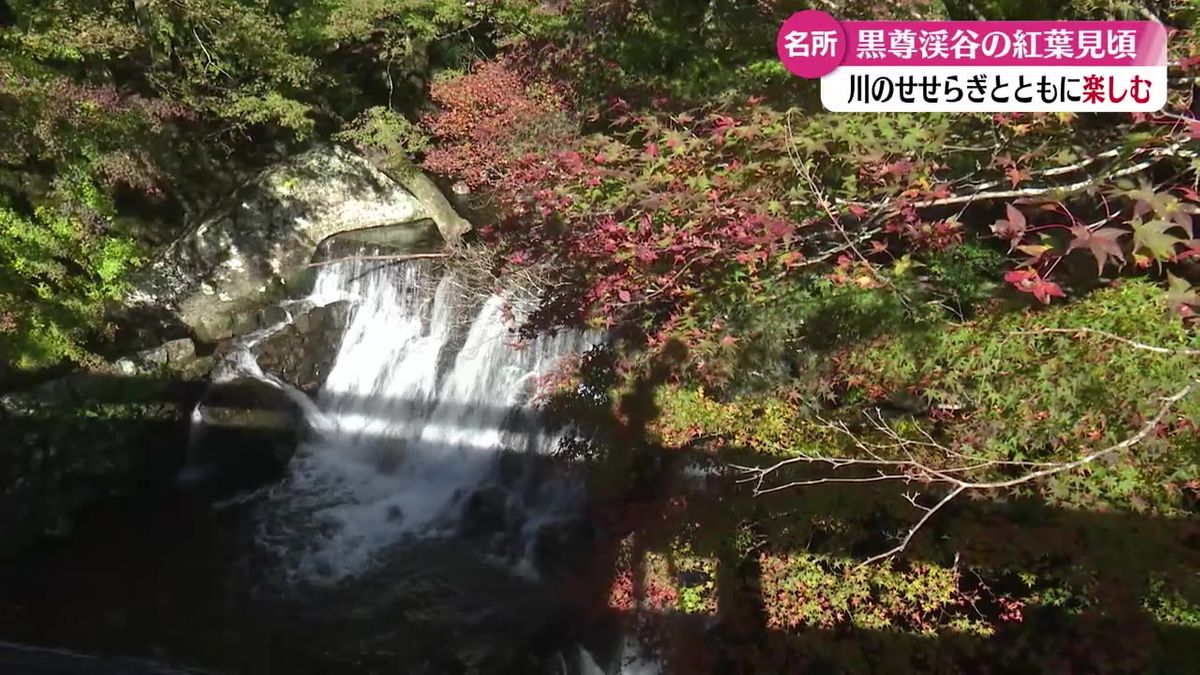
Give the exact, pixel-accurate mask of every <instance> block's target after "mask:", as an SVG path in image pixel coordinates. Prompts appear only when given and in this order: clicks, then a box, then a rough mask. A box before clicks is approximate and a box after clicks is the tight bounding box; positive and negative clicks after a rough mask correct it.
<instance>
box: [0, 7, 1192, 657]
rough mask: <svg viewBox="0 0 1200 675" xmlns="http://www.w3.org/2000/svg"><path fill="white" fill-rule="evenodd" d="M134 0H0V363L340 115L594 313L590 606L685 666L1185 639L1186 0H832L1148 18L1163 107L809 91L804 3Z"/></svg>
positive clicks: (71, 344)
mask: <svg viewBox="0 0 1200 675" xmlns="http://www.w3.org/2000/svg"><path fill="white" fill-rule="evenodd" d="M118 4H120V6H119V7H117V6H116V5H114V3H104V2H91V1H88V0H60V1H58V2H53V3H43V2H26V1H24V0H8V1H7V2H0V10H2V11H0V18H2V19H3V20H4V23H5V24H6V27H5V28H3V29H0V47H2V48H3V52H2V55H0V100H2V101H3V103H4V105H3V106H2V107H0V131H3V132H4V137H5V138H8V139H12V140H10V141H9V142H7V143H6V144H4V145H3V146H0V234H2V235H3V236H2V237H0V261H2V263H3V264H2V265H0V354H2V359H0V360H2V361H3V363H4V364H5V366H4V367H5V368H6V371H5V372H3V373H0V375H3V376H5V377H12V376H15V374H16V373H17V372H18V371H20V372H28V371H30V370H34V369H38V368H47V367H53V366H58V365H61V364H63V363H75V364H85V365H86V364H87V363H88V362H89V359H90V358H92V355H93V354H94V353H96V352H98V351H103V350H104V349H105V344H106V343H107V342H108V341H110V340H112V339H114V338H119V332H120V330H119V327H117V326H115V325H112V324H111V322H110V321H109V320H107V319H106V317H107V316H109V314H108V313H107V312H108V311H109V310H111V309H112V308H113V307H114V306H115V305H117V304H118V303H119V299H120V297H121V296H122V293H123V290H124V287H123V283H124V279H125V278H126V275H127V273H128V272H129V271H130V270H131V269H133V268H134V267H135V266H136V265H137V264H138V263H139V261H140V260H141V259H142V258H143V257H144V255H145V254H146V253H147V252H148V251H150V250H153V249H154V248H155V247H156V246H158V245H161V244H162V243H164V242H167V241H170V239H171V238H172V237H174V236H175V235H177V234H178V233H179V232H180V231H181V230H182V228H184V227H185V226H186V225H187V224H189V223H190V222H192V219H194V218H196V217H198V216H199V215H202V214H203V213H205V212H206V211H207V210H209V209H211V208H212V207H213V206H214V205H215V204H216V203H217V202H218V201H219V199H220V198H221V196H222V195H226V194H228V192H229V187H230V186H231V185H234V184H236V183H237V182H238V181H239V180H241V179H242V178H244V177H245V176H247V175H249V173H250V172H252V171H254V170H256V169H257V168H259V167H261V166H263V165H265V163H267V162H269V161H271V160H273V159H275V158H278V157H280V156H283V155H285V154H288V153H290V152H293V151H295V150H296V149H298V148H300V147H302V146H304V145H305V144H307V143H311V142H314V141H321V142H325V141H333V142H341V143H346V144H350V145H352V146H354V147H356V148H357V149H359V150H360V151H361V152H363V153H364V154H365V155H367V156H368V157H370V158H371V159H372V160H373V161H375V162H376V163H377V165H379V166H380V167H381V168H383V169H384V170H385V171H390V172H398V171H404V170H405V169H406V168H408V167H412V166H414V165H419V166H421V167H422V168H424V169H425V170H426V171H428V172H430V173H432V174H435V175H437V176H439V177H440V178H442V179H444V180H445V181H446V182H447V184H450V183H456V184H458V185H459V186H462V187H466V188H469V190H470V194H471V201H472V204H471V205H472V208H473V214H472V215H473V217H474V219H475V221H476V231H475V234H474V240H473V241H471V242H469V244H468V245H470V246H472V247H475V249H474V250H475V251H484V254H483V255H484V256H485V257H486V258H487V260H488V261H489V266H490V267H491V269H490V273H491V274H494V275H496V276H497V277H498V278H500V279H505V278H512V277H515V276H522V278H530V279H536V280H537V281H538V283H539V295H538V297H537V305H536V307H535V308H534V311H532V313H531V314H530V315H529V316H528V317H527V320H526V321H524V322H523V323H522V324H521V325H520V326H519V328H520V330H521V331H522V332H523V333H524V334H525V335H530V334H535V333H539V332H544V331H550V330H557V329H562V328H573V327H579V326H582V325H589V326H593V327H596V328H603V329H605V330H607V331H608V334H609V335H610V336H611V340H610V344H609V346H608V348H607V349H606V350H604V351H603V353H594V354H589V355H585V356H583V357H582V358H581V359H580V360H578V361H576V362H573V363H574V364H575V365H576V366H579V368H578V369H577V370H576V371H572V372H569V373H562V374H560V375H559V376H558V377H556V378H555V379H554V381H553V382H550V383H549V384H548V386H550V387H551V388H552V390H551V391H550V392H549V393H548V395H547V399H548V401H549V402H548V405H549V406H550V407H551V408H552V409H554V410H557V411H559V412H560V413H562V414H564V415H567V416H568V417H569V419H570V420H571V421H572V422H574V423H577V424H579V425H582V426H584V427H587V426H588V425H589V424H591V425H593V426H594V427H595V432H596V433H595V434H594V437H595V439H597V440H596V442H595V443H593V444H590V445H588V444H584V445H583V446H572V447H569V448H564V457H565V458H568V459H571V460H576V461H580V462H583V463H585V464H587V465H588V466H589V467H591V469H592V472H591V473H592V475H593V476H594V477H595V482H596V484H597V486H596V490H595V493H596V494H597V495H600V496H602V497H598V502H601V503H603V504H605V505H606V506H604V507H603V508H601V510H602V511H604V517H605V518H607V519H608V520H609V521H610V522H609V524H610V528H609V529H610V531H611V533H612V538H613V543H612V546H611V547H610V548H611V551H610V555H609V558H608V559H606V563H608V564H607V573H608V574H609V575H610V577H611V578H610V579H608V580H607V581H608V582H609V583H605V584H602V585H603V591H602V592H601V593H600V597H599V601H600V602H603V603H606V604H607V605H609V606H611V607H612V608H613V609H614V610H619V611H623V612H626V613H628V614H629V615H631V616H635V617H636V619H635V620H636V621H637V622H638V625H639V626H640V627H641V629H642V632H643V635H644V637H645V640H646V643H647V644H649V645H654V646H656V647H657V649H658V650H659V652H660V653H661V654H663V655H665V656H666V657H668V658H669V660H674V662H676V664H677V665H678V667H679V668H680V669H681V670H680V672H700V670H695V668H701V670H703V669H707V668H712V667H715V664H721V665H724V666H725V667H726V668H729V669H731V672H733V671H738V672H749V671H751V670H754V669H757V670H758V672H778V671H780V669H781V668H792V669H794V671H795V672H800V670H799V669H801V668H803V667H811V668H819V667H822V666H823V667H826V668H827V669H831V670H832V671H835V672H841V671H846V672H872V671H878V672H897V670H896V669H897V668H901V669H907V668H921V669H923V670H930V671H931V672H932V669H933V668H934V664H935V663H938V664H939V665H938V667H939V668H942V669H943V670H942V671H938V672H943V671H944V672H980V669H981V668H983V666H980V663H981V662H984V663H991V664H994V668H995V670H996V671H997V672H1015V671H1016V670H1020V671H1021V672H1067V671H1068V669H1076V670H1083V671H1086V672H1093V671H1094V672H1184V671H1185V670H1187V669H1190V668H1194V666H1193V665H1191V660H1192V659H1191V657H1190V655H1189V654H1188V653H1187V650H1186V649H1182V650H1181V645H1182V644H1185V643H1186V640H1187V639H1189V638H1188V636H1189V635H1194V633H1189V632H1188V631H1194V630H1196V629H1200V577H1197V576H1196V570H1197V569H1200V567H1198V563H1200V560H1198V559H1200V544H1198V543H1197V542H1200V530H1198V529H1197V525H1196V516H1197V508H1198V506H1200V438H1198V436H1197V429H1196V422H1197V420H1200V391H1198V390H1200V337H1197V332H1196V331H1197V318H1196V312H1197V311H1198V310H1200V294H1198V293H1200V291H1198V290H1197V287H1198V284H1200V267H1198V261H1200V238H1198V237H1197V229H1196V227H1197V226H1196V217H1197V215H1198V213H1200V183H1198V181H1200V155H1197V153H1200V121H1197V119H1196V115H1195V111H1196V110H1197V109H1198V106H1200V102H1198V101H1197V100H1196V97H1197V96H1198V95H1200V94H1197V88H1196V87H1197V85H1196V81H1197V78H1198V77H1200V39H1198V37H1197V35H1196V32H1195V31H1196V27H1197V23H1198V21H1200V5H1197V4H1196V3H1195V2H1194V1H1192V0H1159V1H1156V2H1136V1H1134V2H1131V1H1127V0H1076V1H1075V2H1072V3H1058V4H1055V3H1030V2H1022V1H1016V0H987V1H980V2H974V3H971V2H958V1H957V0H955V1H954V2H951V1H950V0H945V1H944V2H942V1H939V0H930V1H928V2H917V1H914V2H883V3H879V2H874V3H868V2H857V1H854V0H851V1H847V2H835V3H824V4H825V5H830V7H832V8H833V9H831V10H830V11H835V13H836V14H838V16H839V17H843V18H918V17H919V18H947V17H949V18H966V19H971V18H978V17H980V16H983V17H987V18H993V19H1008V18H1132V19H1143V18H1146V17H1148V16H1149V17H1154V18H1156V19H1159V20H1161V21H1163V22H1165V23H1166V24H1167V25H1168V26H1169V27H1170V28H1171V29H1172V31H1173V32H1172V37H1171V40H1170V61H1171V64H1172V66H1171V73H1170V74H1171V81H1172V86H1173V89H1172V91H1171V92H1170V95H1169V98H1168V105H1167V107H1166V108H1164V110H1162V111H1161V112H1159V113H1157V114H1153V115H1117V114H1106V115H1074V114H1022V115H1016V114H1005V115H983V114H976V115H946V114H877V115H858V114H831V113H826V112H824V111H823V110H821V109H820V106H819V102H818V97H817V95H816V92H817V85H816V83H814V82H808V81H801V80H799V79H796V78H794V77H792V76H791V75H790V74H788V73H787V72H786V71H785V70H784V69H783V67H782V65H781V64H780V63H779V62H778V60H777V58H776V56H775V50H774V37H775V32H776V30H777V27H778V26H779V24H780V23H781V21H782V20H783V18H785V17H786V16H788V15H790V14H791V13H792V12H794V11H797V10H799V9H803V8H804V7H803V6H802V4H803V3H788V2H778V1H772V0H763V1H758V2H751V1H744V2H743V1H738V0H705V1H698V2H684V3H677V2H657V1H654V0H594V1H591V2H584V1H580V2H541V3H539V2H529V1H524V0H493V1H484V0H480V1H478V2H466V3H463V2H458V1H457V0H395V1H392V0H297V1H294V2H274V1H268V0H241V1H238V0H220V1H218V2H207V1H206V2H179V1H174V0H172V1H170V2H168V1H165V0H162V1H160V0H145V1H138V2H133V3H118ZM830 7H825V6H822V8H824V9H830ZM581 385H582V386H581ZM581 391H582V392H586V393H588V395H587V396H586V397H580V396H578V392H581ZM581 399H584V400H581ZM697 466H700V467H704V470H703V471H700V473H702V474H704V475H707V476H708V477H707V478H705V479H703V480H702V481H701V482H704V483H705V489H699V488H698V487H697V480H700V479H696V478H695V475H696V474H697V472H698V471H699V470H698V469H697V468H696V467H697ZM687 476H692V478H687ZM864 562H867V563H868V564H863V563H864ZM602 566H603V565H602ZM694 617H700V618H699V619H695V620H693V618H694ZM935 635H936V636H941V637H940V641H938V642H935V641H931V640H928V639H926V638H927V637H928V636H935ZM704 636H707V637H704ZM714 636H715V639H714ZM764 636H770V639H768V638H767V637H764ZM1114 636H1119V638H1120V639H1114ZM852 638H853V639H852ZM702 639H703V640H704V642H705V644H708V645H709V647H710V648H709V649H698V648H696V645H697V644H698V641H700V640H702ZM693 658H702V659H708V661H705V662H704V663H702V664H700V665H697V664H696V663H695V662H694V661H691V660H689V659H693ZM689 665H690V666H691V667H693V670H687V668H688V667H689ZM956 669H957V670H956ZM1155 669H1157V670H1155ZM814 672H816V671H814ZM821 672H824V671H821Z"/></svg>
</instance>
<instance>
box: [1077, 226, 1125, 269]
mask: <svg viewBox="0 0 1200 675" xmlns="http://www.w3.org/2000/svg"><path fill="white" fill-rule="evenodd" d="M1071 234H1072V235H1074V237H1075V238H1074V239H1072V240H1071V244H1070V245H1069V246H1067V252H1068V253H1069V252H1071V251H1074V250H1075V249H1085V250H1087V251H1089V252H1090V253H1091V254H1092V256H1093V257H1095V258H1096V268H1097V269H1096V272H1097V273H1098V274H1100V273H1103V272H1104V264H1105V263H1107V262H1108V259H1109V258H1116V259H1117V260H1120V261H1121V262H1125V254H1124V252H1123V251H1121V244H1120V243H1118V241H1117V240H1118V239H1120V238H1121V237H1124V236H1125V235H1127V234H1129V233H1128V232H1126V231H1125V230H1121V229H1117V228H1115V227H1104V228H1101V229H1099V230H1095V231H1092V230H1089V229H1088V228H1086V227H1084V226H1082V225H1077V226H1075V227H1072V228H1071Z"/></svg>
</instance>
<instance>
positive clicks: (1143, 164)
mask: <svg viewBox="0 0 1200 675" xmlns="http://www.w3.org/2000/svg"><path fill="white" fill-rule="evenodd" d="M1186 144H1187V141H1176V142H1175V143H1172V144H1171V145H1169V146H1166V147H1162V148H1154V149H1152V150H1150V151H1149V153H1148V154H1149V157H1148V158H1147V159H1144V160H1142V161H1140V162H1137V163H1136V164H1132V165H1130V166H1127V167H1125V168H1123V169H1118V170H1117V171H1113V172H1111V173H1102V174H1099V175H1096V176H1092V177H1090V178H1087V179H1084V180H1080V181H1077V182H1075V183H1069V184H1066V185H1049V186H1043V187H1028V188H1022V189H1012V190H998V191H994V192H988V191H987V190H988V189H989V188H992V187H996V186H998V185H1000V184H1001V182H1000V181H992V182H990V183H984V184H982V185H978V186H976V189H975V191H974V192H971V193H970V194H965V195H953V196H950V197H940V198H936V199H927V200H924V201H918V202H912V203H911V204H910V206H912V207H913V208H918V209H928V208H934V207H939V206H954V205H959V204H964V205H970V204H974V203H977V202H985V201H993V200H996V199H1021V198H1030V197H1040V196H1044V195H1049V194H1070V193H1074V192H1080V191H1083V190H1086V189H1088V188H1089V187H1092V186H1093V185H1095V184H1096V183H1099V182H1101V181H1104V180H1112V179H1114V178H1124V177H1126V176H1132V175H1135V174H1138V173H1141V172H1143V171H1145V170H1147V169H1149V168H1151V167H1152V166H1154V165H1155V164H1157V163H1158V162H1159V161H1161V160H1163V159H1164V158H1167V157H1189V156H1194V155H1195V153H1193V152H1191V151H1189V150H1186V149H1184V146H1185V145H1186ZM1120 156H1121V153H1120V151H1119V150H1117V149H1111V150H1106V151H1104V152H1101V153H1099V154H1097V155H1094V156H1092V157H1088V158H1086V159H1083V160H1080V161H1078V162H1075V163H1074V164H1067V165H1064V166H1060V167H1054V168H1050V169H1043V170H1040V171H1035V172H1033V173H1032V174H1031V175H1032V176H1034V177H1043V176H1049V177H1054V176H1062V175H1068V174H1072V173H1076V172H1079V171H1082V170H1084V169H1086V168H1087V167H1089V166H1091V165H1093V164H1095V163H1097V162H1100V161H1102V160H1105V159H1116V158H1118V157H1120ZM841 203H844V204H847V205H854V206H861V207H864V208H868V209H879V208H884V207H886V206H887V202H857V201H844V202H841Z"/></svg>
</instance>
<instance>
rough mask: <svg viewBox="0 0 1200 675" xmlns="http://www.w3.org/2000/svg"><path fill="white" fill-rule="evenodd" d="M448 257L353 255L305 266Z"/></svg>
mask: <svg viewBox="0 0 1200 675" xmlns="http://www.w3.org/2000/svg"><path fill="white" fill-rule="evenodd" d="M448 257H450V254H449V253H405V254H401V255H351V256H346V257H345V258H331V259H329V260H321V261H319V262H312V263H309V264H308V265H305V267H321V266H323V265H332V264H334V263H340V262H353V261H359V260H361V261H364V262H402V261H405V260H422V259H427V258H448Z"/></svg>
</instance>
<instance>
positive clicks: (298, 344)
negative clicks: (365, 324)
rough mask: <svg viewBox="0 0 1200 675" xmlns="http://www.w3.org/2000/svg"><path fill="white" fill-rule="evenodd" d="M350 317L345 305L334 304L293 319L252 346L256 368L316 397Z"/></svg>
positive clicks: (341, 303) (340, 303)
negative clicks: (256, 362)
mask: <svg viewBox="0 0 1200 675" xmlns="http://www.w3.org/2000/svg"><path fill="white" fill-rule="evenodd" d="M349 314H350V306H349V304H348V303H346V302H336V303H333V304H330V305H326V306H324V307H315V308H313V309H311V310H308V311H307V312H304V313H303V314H300V315H298V316H296V317H295V318H294V319H293V320H292V322H291V323H290V324H289V325H287V326H285V327H283V328H282V329H280V330H279V331H278V332H276V333H275V334H274V335H272V336H270V337H269V338H267V339H265V340H263V341H262V342H260V343H259V344H258V345H257V346H256V347H255V350H254V351H255V357H256V359H257V361H258V364H259V366H261V367H262V369H263V371H265V372H268V373H271V374H272V375H274V376H276V377H278V378H279V379H281V380H283V381H284V382H287V383H288V384H290V385H292V386H293V387H295V388H297V389H299V390H300V391H303V392H304V393H306V394H309V395H314V394H316V392H317V391H318V390H319V389H320V388H321V385H322V384H324V383H325V378H327V377H328V376H329V369H330V368H332V367H333V360H334V358H335V357H336V356H337V346H338V343H339V342H341V338H342V333H343V332H344V331H345V330H346V321H347V319H348V318H349Z"/></svg>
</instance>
